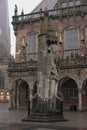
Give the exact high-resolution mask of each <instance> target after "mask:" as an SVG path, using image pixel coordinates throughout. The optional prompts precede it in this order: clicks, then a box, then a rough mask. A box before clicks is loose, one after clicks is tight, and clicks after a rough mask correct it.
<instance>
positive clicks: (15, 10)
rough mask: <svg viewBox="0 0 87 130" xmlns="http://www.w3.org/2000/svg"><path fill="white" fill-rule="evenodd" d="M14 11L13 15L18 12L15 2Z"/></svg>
mask: <svg viewBox="0 0 87 130" xmlns="http://www.w3.org/2000/svg"><path fill="white" fill-rule="evenodd" d="M14 13H15V16H16V15H17V13H18V8H17V5H16V4H15V9H14Z"/></svg>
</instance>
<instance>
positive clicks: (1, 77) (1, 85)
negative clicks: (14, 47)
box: [0, 71, 4, 88]
mask: <svg viewBox="0 0 87 130" xmlns="http://www.w3.org/2000/svg"><path fill="white" fill-rule="evenodd" d="M0 88H4V75H3V73H2V72H1V71H0Z"/></svg>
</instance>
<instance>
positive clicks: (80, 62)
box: [59, 57, 87, 68]
mask: <svg viewBox="0 0 87 130" xmlns="http://www.w3.org/2000/svg"><path fill="white" fill-rule="evenodd" d="M59 67H60V68H78V67H80V68H85V67H87V58H86V57H79V58H73V59H61V60H60V61H59Z"/></svg>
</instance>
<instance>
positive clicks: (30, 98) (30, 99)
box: [29, 89, 32, 114]
mask: <svg viewBox="0 0 87 130" xmlns="http://www.w3.org/2000/svg"><path fill="white" fill-rule="evenodd" d="M29 101H30V114H31V113H32V89H31V90H30V97H29Z"/></svg>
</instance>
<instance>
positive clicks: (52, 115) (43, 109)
mask: <svg viewBox="0 0 87 130" xmlns="http://www.w3.org/2000/svg"><path fill="white" fill-rule="evenodd" d="M22 121H30V122H52V121H65V119H64V117H63V102H62V101H61V100H60V99H58V98H56V96H53V98H49V99H47V98H41V97H39V96H37V97H35V98H34V99H33V106H32V112H31V113H30V115H28V116H27V117H26V119H23V120H22Z"/></svg>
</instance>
